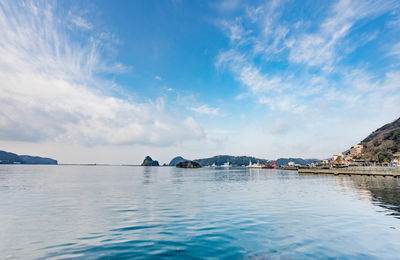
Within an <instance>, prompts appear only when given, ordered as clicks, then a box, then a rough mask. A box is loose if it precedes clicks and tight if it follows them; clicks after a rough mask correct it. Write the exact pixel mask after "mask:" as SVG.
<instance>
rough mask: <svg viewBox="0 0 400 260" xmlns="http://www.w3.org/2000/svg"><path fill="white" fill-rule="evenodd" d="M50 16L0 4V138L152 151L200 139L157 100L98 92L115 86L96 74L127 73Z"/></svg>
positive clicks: (42, 6)
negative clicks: (149, 148) (134, 99)
mask: <svg viewBox="0 0 400 260" xmlns="http://www.w3.org/2000/svg"><path fill="white" fill-rule="evenodd" d="M55 12H57V10H56V8H55V7H54V6H51V5H50V4H47V3H43V2H32V1H3V2H0V27H1V28H2V29H1V30H0V82H1V87H0V88H1V91H0V103H1V104H2V109H1V111H0V139H2V140H8V141H11V140H15V141H29V142H39V141H57V142H72V143H83V144H90V145H97V144H145V145H156V146H157V145H169V144H171V143H175V142H181V141H184V140H190V139H199V138H203V137H205V133H204V131H203V129H202V127H201V126H200V125H198V124H197V122H196V121H195V120H194V119H193V118H191V117H188V118H186V119H184V120H179V119H174V117H172V116H169V115H168V113H167V112H166V111H165V109H164V103H165V100H163V99H162V98H160V99H157V100H155V101H150V102H147V103H138V102H131V101H128V100H124V99H121V98H117V97H114V96H113V95H110V94H107V93H104V90H106V89H108V86H109V85H110V84H113V83H112V82H109V81H107V80H105V79H103V78H102V77H101V73H102V72H105V71H106V72H115V70H117V71H120V70H123V69H121V68H125V66H124V65H122V64H120V63H114V64H115V65H114V64H113V63H112V61H107V60H105V59H104V58H103V55H102V52H101V51H102V43H101V41H98V40H96V35H95V34H92V35H88V37H86V38H84V39H80V40H79V41H76V40H72V39H73V37H71V36H72V35H71V33H73V32H71V31H68V30H67V29H66V28H67V26H66V24H65V23H64V22H62V21H60V20H59V19H58V18H56V15H55ZM74 21H75V22H77V25H78V24H79V26H83V27H86V29H90V28H89V27H91V25H90V24H89V23H87V22H84V20H83V19H78V18H77V17H75V20H74ZM109 64H111V65H109Z"/></svg>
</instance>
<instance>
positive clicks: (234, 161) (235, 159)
mask: <svg viewBox="0 0 400 260" xmlns="http://www.w3.org/2000/svg"><path fill="white" fill-rule="evenodd" d="M183 161H187V160H186V159H184V158H183V157H181V156H177V157H175V158H173V159H172V160H171V162H170V163H169V166H176V165H177V164H178V163H180V162H183ZM193 161H194V162H197V163H199V164H200V165H201V166H207V165H213V164H215V165H223V164H224V163H226V162H228V161H229V163H230V164H231V165H232V166H242V165H248V164H249V162H250V161H251V162H252V163H261V164H268V163H271V162H272V160H268V159H260V158H255V157H251V156H231V155H217V156H214V157H210V158H204V159H196V160H193ZM314 161H317V162H319V161H320V160H319V159H302V158H279V159H278V160H276V166H283V165H287V164H288V162H294V163H295V164H300V165H306V164H311V163H312V162H314Z"/></svg>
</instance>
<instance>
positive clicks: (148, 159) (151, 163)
mask: <svg viewBox="0 0 400 260" xmlns="http://www.w3.org/2000/svg"><path fill="white" fill-rule="evenodd" d="M141 165H142V166H160V164H159V163H158V161H153V159H151V157H150V156H146V158H144V160H143V162H142V164H141Z"/></svg>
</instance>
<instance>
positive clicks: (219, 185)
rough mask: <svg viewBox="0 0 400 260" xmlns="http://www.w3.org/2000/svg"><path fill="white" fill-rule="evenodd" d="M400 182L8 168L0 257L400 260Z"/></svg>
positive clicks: (250, 172)
mask: <svg viewBox="0 0 400 260" xmlns="http://www.w3.org/2000/svg"><path fill="white" fill-rule="evenodd" d="M399 206H400V178H392V177H390V178H388V177H386V178H384V177H350V176H329V175H324V176H320V175H304V176H303V175H298V174H297V172H295V171H279V170H268V169H241V168H238V169H222V168H221V169H214V168H201V169H177V168H173V167H132V166H68V165H65V166H62V165H61V166H29V165H2V166H0V259H65V258H68V259H70V258H78V259H79V258H80V259H123V258H138V259H141V258H143V259H148V258H155V259H158V258H170V259H188V258H190V259H204V258H210V259H315V258H318V259H329V258H339V259H400V216H399V215H400V214H399V212H400V209H399Z"/></svg>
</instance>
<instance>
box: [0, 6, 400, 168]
mask: <svg viewBox="0 0 400 260" xmlns="http://www.w3.org/2000/svg"><path fill="white" fill-rule="evenodd" d="M0 28H1V30H0V104H1V109H0V150H5V151H10V152H14V153H18V154H29V155H38V156H47V157H51V158H55V159H57V160H58V161H59V163H110V164H140V163H141V162H142V160H143V159H144V157H145V156H146V155H150V156H151V157H152V158H153V159H155V160H158V161H160V163H168V162H169V161H170V160H171V159H172V158H173V157H175V156H178V155H179V156H183V157H185V158H187V159H197V158H204V157H211V156H214V155H218V154H229V155H237V156H238V155H248V156H255V157H258V158H266V159H277V158H280V157H302V158H320V159H324V158H328V157H331V156H332V154H335V153H339V152H342V151H345V150H347V149H348V148H350V147H351V146H352V145H355V144H357V143H359V142H360V141H362V140H363V139H364V138H365V137H366V136H367V135H368V134H369V133H371V132H372V131H374V130H375V129H377V128H379V127H380V126H382V125H384V124H386V123H389V122H391V121H394V120H395V119H397V118H399V117H400V2H399V1H391V0H384V1H379V0H371V1H369V0H357V1H351V0H337V1H294V0H292V1H290V0H287V1H285V0H273V1H240V0H231V1H200V0H199V1H195V0H193V1H184V0H181V1H180V0H165V1H162V0H160V1H156V0H154V1H149V0H146V1H144V0H143V1H140V0H137V1H128V0H126V1H123V0H118V1H106V0H98V1H87V0H80V1H78V0H69V1H67V0H60V1H41V0H39V1H19V0H5V1H1V2H0Z"/></svg>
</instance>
